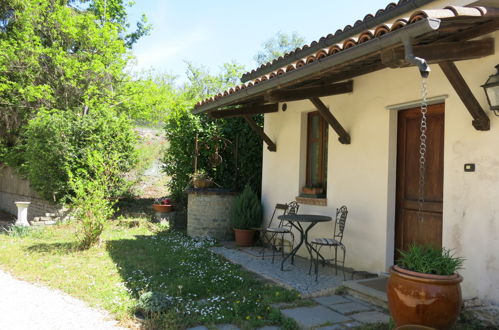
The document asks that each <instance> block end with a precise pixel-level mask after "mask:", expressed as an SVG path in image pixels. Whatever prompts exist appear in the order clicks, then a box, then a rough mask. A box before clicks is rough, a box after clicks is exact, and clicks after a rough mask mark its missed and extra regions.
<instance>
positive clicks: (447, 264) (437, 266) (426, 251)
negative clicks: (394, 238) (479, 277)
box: [397, 244, 464, 275]
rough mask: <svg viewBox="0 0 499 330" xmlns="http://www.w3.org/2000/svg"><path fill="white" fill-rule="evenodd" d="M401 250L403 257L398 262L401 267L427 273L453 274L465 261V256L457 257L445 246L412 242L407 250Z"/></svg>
mask: <svg viewBox="0 0 499 330" xmlns="http://www.w3.org/2000/svg"><path fill="white" fill-rule="evenodd" d="M399 252H400V254H401V258H400V259H399V260H398V261H397V262H398V265H399V266H400V267H402V268H404V269H407V270H412V271H414V272H419V273H425V274H435V275H452V274H454V273H455V272H456V271H458V270H459V269H461V268H462V265H463V262H464V259H463V258H460V257H455V256H454V255H453V254H451V250H448V249H445V248H442V249H435V248H433V247H431V246H420V245H416V244H411V245H410V246H409V249H408V250H407V251H403V250H399Z"/></svg>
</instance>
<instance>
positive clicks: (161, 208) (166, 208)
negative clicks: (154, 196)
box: [152, 204, 173, 213]
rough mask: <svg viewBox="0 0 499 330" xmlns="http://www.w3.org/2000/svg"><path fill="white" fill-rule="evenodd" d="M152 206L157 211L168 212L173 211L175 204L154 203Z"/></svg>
mask: <svg viewBox="0 0 499 330" xmlns="http://www.w3.org/2000/svg"><path fill="white" fill-rule="evenodd" d="M152 208H153V209H154V211H156V212H161V213H168V212H171V211H173V205H168V204H167V205H163V204H153V205H152Z"/></svg>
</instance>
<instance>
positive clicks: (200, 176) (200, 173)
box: [190, 170, 213, 189]
mask: <svg viewBox="0 0 499 330" xmlns="http://www.w3.org/2000/svg"><path fill="white" fill-rule="evenodd" d="M190 178H191V183H192V186H193V187H194V188H198V189H202V188H210V187H211V186H213V180H212V179H211V178H210V177H209V176H208V174H207V173H206V172H205V171H204V170H196V171H195V172H194V173H193V174H191V176H190Z"/></svg>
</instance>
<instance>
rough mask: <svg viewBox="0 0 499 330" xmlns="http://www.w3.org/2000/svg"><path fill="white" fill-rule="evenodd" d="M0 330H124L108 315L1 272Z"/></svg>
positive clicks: (73, 299)
mask: <svg viewBox="0 0 499 330" xmlns="http://www.w3.org/2000/svg"><path fill="white" fill-rule="evenodd" d="M0 313H1V314H0V329H2V330H11V329H12V330H25V329H26V330H45V329H47V330H48V329H50V330H56V329H61V330H62V329H64V330H69V329H71V330H80V329H89V330H90V329H91V330H101V329H124V328H120V327H117V326H116V324H117V322H116V321H114V320H112V319H111V317H109V315H107V313H105V312H104V311H100V310H97V309H94V308H90V307H89V306H88V305H87V304H86V303H84V302H82V301H81V300H78V299H76V298H73V297H71V296H69V295H67V294H65V293H62V292H60V291H56V290H53V289H49V288H46V287H42V286H38V285H34V284H31V283H28V282H24V281H21V280H18V279H15V278H14V277H12V276H11V275H10V274H8V273H6V272H4V271H2V270H0Z"/></svg>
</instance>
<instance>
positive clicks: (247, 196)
mask: <svg viewBox="0 0 499 330" xmlns="http://www.w3.org/2000/svg"><path fill="white" fill-rule="evenodd" d="M262 213H263V212H262V204H261V203H260V200H259V199H258V196H257V195H256V194H255V193H254V192H253V190H252V189H251V187H250V186H249V185H248V184H247V185H246V186H245V187H244V190H243V192H242V193H241V194H240V195H239V196H237V197H236V199H235V200H234V204H233V206H232V210H231V216H230V220H231V224H232V228H233V229H234V235H235V238H236V244H237V245H240V246H252V245H254V244H255V234H256V233H257V232H258V228H260V226H261V225H262Z"/></svg>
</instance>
